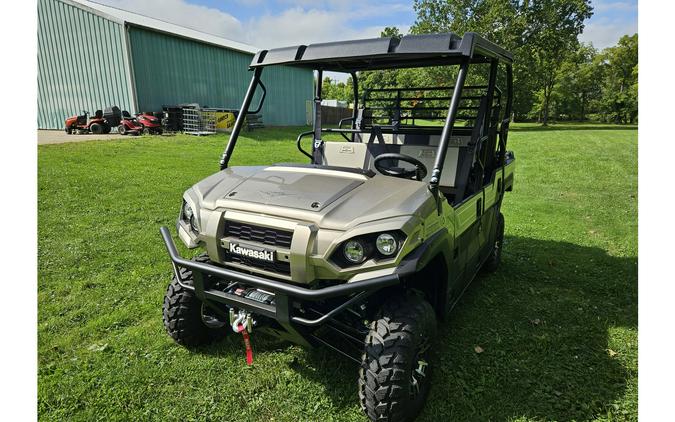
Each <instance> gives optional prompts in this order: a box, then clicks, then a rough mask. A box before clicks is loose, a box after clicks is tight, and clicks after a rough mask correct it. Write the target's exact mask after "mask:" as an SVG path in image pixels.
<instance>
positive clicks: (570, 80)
mask: <svg viewBox="0 0 675 422" xmlns="http://www.w3.org/2000/svg"><path fill="white" fill-rule="evenodd" d="M602 79H603V75H602V68H601V66H600V65H599V58H598V52H597V50H596V49H595V48H593V46H592V45H590V44H581V45H580V46H579V48H578V49H577V51H575V52H574V53H572V54H570V55H568V57H567V59H566V60H565V61H564V62H563V63H562V65H561V66H560V69H559V71H558V76H557V83H556V84H555V86H554V87H553V94H552V97H553V100H554V102H555V104H554V110H553V113H552V114H553V115H554V116H555V117H556V118H559V117H561V116H562V117H563V118H567V119H577V120H586V116H587V114H588V113H589V107H590V104H591V103H593V102H595V101H597V100H598V99H599V98H600V96H601V94H602V90H601V84H600V83H598V82H599V81H602ZM539 109H540V110H541V107H539Z"/></svg>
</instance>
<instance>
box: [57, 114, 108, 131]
mask: <svg viewBox="0 0 675 422" xmlns="http://www.w3.org/2000/svg"><path fill="white" fill-rule="evenodd" d="M82 113H84V114H82V115H79V116H70V117H68V118H67V119H66V125H65V131H66V133H67V134H69V135H70V134H72V133H77V134H82V133H89V132H91V133H94V134H101V133H110V125H109V124H108V123H107V122H106V120H105V119H104V118H103V111H101V110H96V113H94V116H93V117H91V118H88V117H89V113H88V112H86V111H83V112H82Z"/></svg>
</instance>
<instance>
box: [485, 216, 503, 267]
mask: <svg viewBox="0 0 675 422" xmlns="http://www.w3.org/2000/svg"><path fill="white" fill-rule="evenodd" d="M503 248H504V215H503V214H502V213H499V215H498V216H497V229H496V232H495V243H494V245H493V246H492V252H490V256H489V257H488V259H487V260H486V261H485V264H483V270H484V271H487V272H489V273H491V272H495V271H497V269H498V268H499V264H501V262H502V249H503Z"/></svg>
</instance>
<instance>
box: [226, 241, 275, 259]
mask: <svg viewBox="0 0 675 422" xmlns="http://www.w3.org/2000/svg"><path fill="white" fill-rule="evenodd" d="M230 252H231V253H233V254H237V255H243V256H247V257H249V258H253V259H261V260H263V261H270V262H274V252H273V251H266V250H257V249H251V248H247V247H244V246H239V245H238V244H236V243H230Z"/></svg>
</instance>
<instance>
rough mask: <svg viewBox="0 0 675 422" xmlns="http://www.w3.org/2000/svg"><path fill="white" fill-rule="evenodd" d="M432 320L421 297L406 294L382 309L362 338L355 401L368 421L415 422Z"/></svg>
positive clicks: (423, 393) (424, 391)
mask: <svg viewBox="0 0 675 422" xmlns="http://www.w3.org/2000/svg"><path fill="white" fill-rule="evenodd" d="M435 332H436V315H435V313H434V310H433V308H432V307H431V305H430V304H429V302H427V301H426V300H424V299H423V298H422V297H420V296H418V295H415V294H409V295H405V296H401V297H398V298H396V299H394V300H391V301H390V302H388V303H387V304H386V305H384V306H383V308H382V310H381V311H380V314H379V316H378V318H377V319H376V320H375V321H373V322H372V324H371V326H370V332H369V333H368V335H367V336H366V347H365V352H364V354H363V357H362V363H361V368H360V369H359V381H358V385H359V400H360V402H361V408H362V409H363V411H364V412H365V413H366V415H367V416H368V418H369V419H371V420H373V421H375V420H377V421H389V422H392V421H409V420H413V419H414V418H415V417H416V416H417V414H418V413H419V412H420V410H421V409H422V406H423V405H424V402H425V401H426V397H427V395H428V393H429V387H430V376H431V362H430V359H429V346H430V343H431V341H432V339H433V338H434V336H435Z"/></svg>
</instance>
